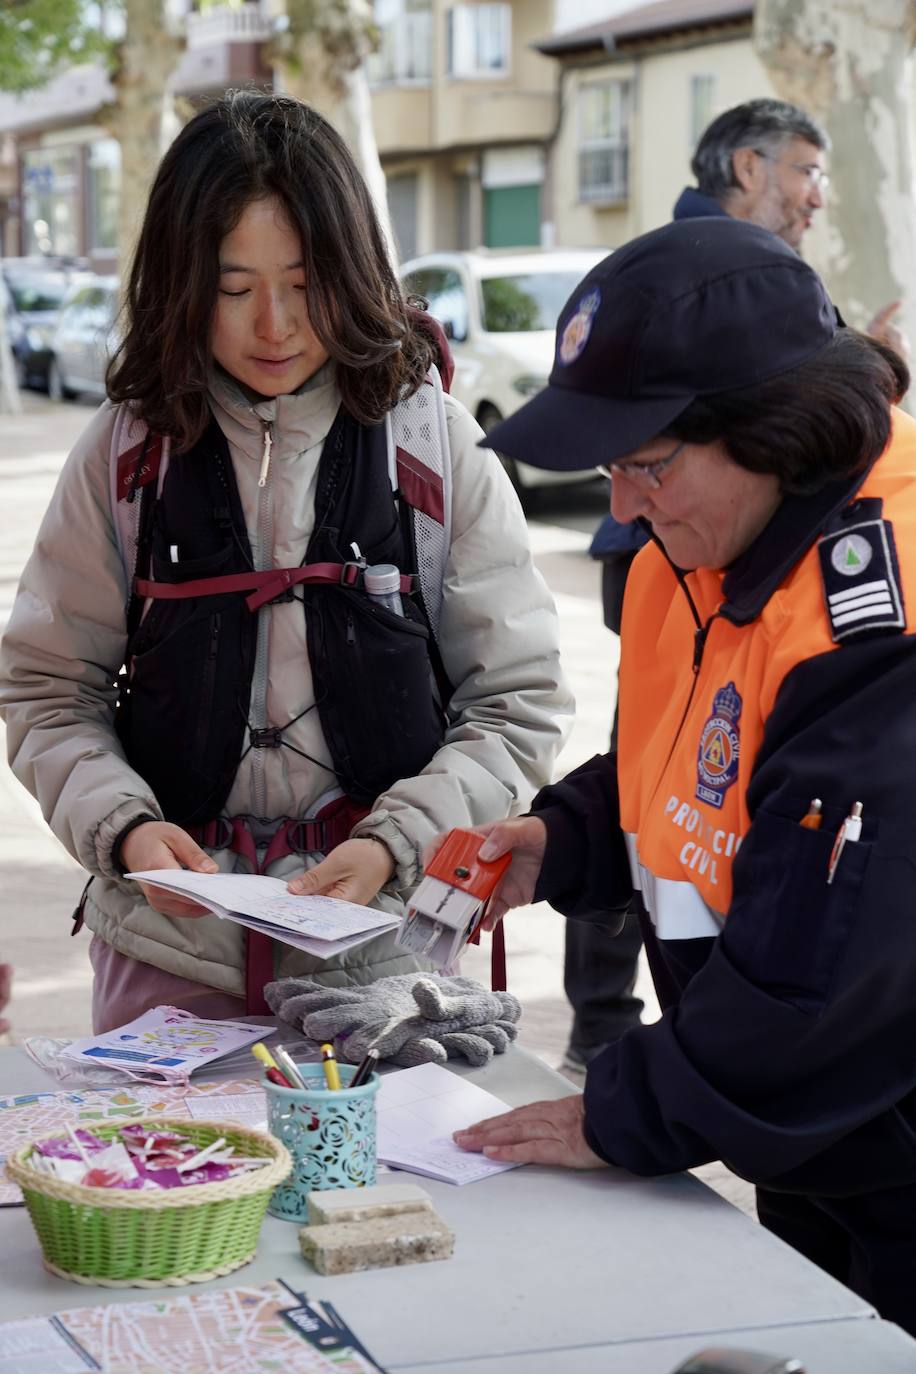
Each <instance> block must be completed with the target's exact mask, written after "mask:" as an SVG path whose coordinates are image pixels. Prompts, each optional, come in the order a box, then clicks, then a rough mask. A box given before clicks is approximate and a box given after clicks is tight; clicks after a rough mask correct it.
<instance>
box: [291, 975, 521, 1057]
mask: <svg viewBox="0 0 916 1374" xmlns="http://www.w3.org/2000/svg"><path fill="white" fill-rule="evenodd" d="M264 996H265V998H266V999H267V1004H268V1006H269V1007H270V1008H271V1010H272V1011H273V1012H274V1013H275V1015H277V1016H279V1017H280V1019H281V1020H283V1021H287V1022H288V1023H289V1024H290V1025H293V1026H296V1027H297V1028H298V1027H301V1028H302V1030H303V1031H304V1033H305V1034H306V1035H307V1036H308V1037H309V1039H310V1040H319V1041H322V1040H330V1041H332V1042H333V1044H334V1051H335V1053H336V1055H337V1057H338V1059H340V1060H341V1061H343V1062H344V1063H350V1064H358V1063H359V1061H360V1060H361V1059H362V1058H363V1057H364V1055H365V1053H366V1051H367V1050H368V1049H369V1048H370V1047H372V1048H374V1049H377V1050H378V1052H379V1055H380V1056H381V1058H383V1059H389V1060H390V1061H391V1062H392V1063H394V1064H399V1065H401V1067H405V1068H406V1067H410V1066H411V1065H414V1064H427V1063H438V1064H444V1063H445V1062H446V1060H447V1059H456V1058H458V1057H459V1056H463V1057H464V1058H465V1059H467V1060H469V1062H470V1063H471V1064H474V1065H477V1066H479V1065H482V1064H486V1063H487V1062H488V1061H489V1060H490V1059H491V1058H492V1057H493V1054H494V1053H496V1054H502V1053H503V1052H504V1051H505V1050H506V1049H507V1048H508V1046H509V1044H510V1042H511V1041H513V1040H514V1039H515V1038H516V1036H517V1035H518V1027H517V1025H516V1022H517V1021H518V1019H519V1017H520V1016H521V1013H522V1009H521V1005H520V1003H519V1001H518V999H517V998H516V997H513V996H512V994H511V993H508V992H488V991H487V989H486V988H485V987H483V986H482V985H481V984H480V983H477V982H475V981H474V979H473V978H461V977H455V978H434V977H429V976H424V975H422V974H416V973H402V974H398V975H397V976H395V977H391V978H380V979H379V980H378V981H377V982H375V983H369V984H367V985H366V986H364V987H347V988H331V987H326V986H325V985H324V984H323V983H317V982H315V980H314V979H312V978H284V979H281V980H280V981H279V982H276V983H268V984H267V986H266V987H265V989H264Z"/></svg>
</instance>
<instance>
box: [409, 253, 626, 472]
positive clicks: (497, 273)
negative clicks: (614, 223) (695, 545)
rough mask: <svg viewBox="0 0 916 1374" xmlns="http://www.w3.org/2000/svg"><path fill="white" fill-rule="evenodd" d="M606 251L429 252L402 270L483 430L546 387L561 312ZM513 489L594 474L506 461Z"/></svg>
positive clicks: (456, 391)
mask: <svg viewBox="0 0 916 1374" xmlns="http://www.w3.org/2000/svg"><path fill="white" fill-rule="evenodd" d="M605 257H607V252H606V251H605V250H603V249H585V248H577V249H554V248H552V249H541V250H538V249H531V250H528V251H525V252H518V251H514V250H503V249H492V250H491V249H478V250H477V251H476V252H473V253H470V252H455V253H427V254H425V255H424V256H423V257H418V258H412V259H411V260H410V261H409V262H405V263H404V265H403V266H402V267H401V268H400V269H399V274H400V277H401V281H402V283H403V286H404V288H405V290H406V291H407V293H408V294H409V295H415V296H422V297H423V298H424V299H425V300H426V301H427V302H428V305H429V312H430V314H431V315H434V316H435V318H436V319H437V320H438V321H439V323H440V324H441V325H442V327H443V329H444V330H445V333H446V335H447V337H448V339H449V341H450V342H451V346H452V352H453V354H454V356H455V379H454V381H453V383H452V394H453V395H454V396H456V397H457V398H458V400H459V401H461V402H462V403H463V404H464V405H466V406H467V408H468V410H470V412H471V414H472V415H474V416H476V418H477V421H478V423H479V424H480V426H481V428H482V429H483V430H484V431H489V430H490V429H492V428H493V426H494V425H495V424H498V422H499V421H500V420H503V419H505V418H506V416H508V415H511V414H512V412H513V411H514V410H517V409H518V407H519V406H520V405H522V403H523V402H524V401H526V400H528V398H529V397H530V396H534V395H535V394H536V393H537V392H538V391H540V390H541V389H542V387H544V386H545V385H546V384H547V377H548V375H549V373H550V369H551V367H552V366H553V351H554V330H555V328H556V323H557V317H558V316H559V314H560V311H561V310H562V309H563V306H564V305H565V304H566V301H567V300H568V299H569V297H570V296H571V295H572V293H573V291H574V289H575V287H576V285H577V284H578V283H579V282H580V281H581V280H582V278H583V277H584V276H585V275H586V273H588V272H590V271H591V269H592V268H593V267H594V266H595V264H596V263H599V262H601V260H602V259H603V258H605ZM503 462H504V463H505V466H506V469H507V471H508V473H509V475H510V477H511V478H512V481H513V483H514V484H515V487H516V490H517V491H518V492H519V494H520V495H522V496H524V495H525V493H526V492H528V491H530V489H531V488H533V487H540V486H546V485H548V484H555V483H559V482H576V481H578V482H581V481H583V480H586V479H588V477H589V476H590V474H589V473H581V472H547V471H545V470H544V469H542V468H533V467H529V466H528V465H527V464H526V463H518V462H514V461H513V460H512V459H511V458H503Z"/></svg>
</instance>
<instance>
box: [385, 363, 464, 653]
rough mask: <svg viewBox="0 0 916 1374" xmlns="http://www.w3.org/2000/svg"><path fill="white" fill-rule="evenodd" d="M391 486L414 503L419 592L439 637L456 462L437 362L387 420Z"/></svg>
mask: <svg viewBox="0 0 916 1374" xmlns="http://www.w3.org/2000/svg"><path fill="white" fill-rule="evenodd" d="M386 429H387V435H388V470H389V475H390V477H391V485H392V489H393V490H395V491H397V492H398V493H399V495H400V496H401V498H402V499H403V500H404V502H405V504H406V505H407V506H408V507H409V508H410V515H411V523H412V526H413V538H414V548H415V550H416V556H417V573H418V576H419V582H420V596H421V598H422V601H423V608H424V610H425V612H426V617H427V620H428V621H429V625H430V629H431V630H432V633H433V637H434V639H436V640H437V641H438V638H439V622H440V619H441V611H442V588H443V585H444V583H445V573H446V567H447V565H448V555H449V548H450V546H451V529H452V461H451V451H450V449H449V442H448V421H447V419H446V415H445V402H444V401H443V391H442V382H441V380H440V378H439V373H438V371H437V369H436V368H435V367H432V368H430V370H429V373H428V374H427V377H426V380H425V382H424V383H423V385H422V386H421V387H419V388H418V389H417V390H416V391H415V392H414V394H413V395H412V396H408V397H406V398H405V399H404V400H403V401H400V402H399V403H398V404H397V405H396V406H395V408H394V410H393V411H391V413H390V414H389V415H388V417H387V419H386Z"/></svg>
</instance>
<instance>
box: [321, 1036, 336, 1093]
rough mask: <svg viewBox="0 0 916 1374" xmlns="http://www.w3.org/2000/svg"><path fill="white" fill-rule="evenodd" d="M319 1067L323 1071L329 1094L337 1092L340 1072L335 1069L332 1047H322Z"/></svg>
mask: <svg viewBox="0 0 916 1374" xmlns="http://www.w3.org/2000/svg"><path fill="white" fill-rule="evenodd" d="M321 1067H322V1068H323V1069H324V1080H325V1082H326V1083H327V1085H328V1087H329V1088H330V1090H331V1092H339V1091H340V1070H339V1069H338V1067H337V1059H336V1057H335V1055H334V1046H333V1045H322V1047H321Z"/></svg>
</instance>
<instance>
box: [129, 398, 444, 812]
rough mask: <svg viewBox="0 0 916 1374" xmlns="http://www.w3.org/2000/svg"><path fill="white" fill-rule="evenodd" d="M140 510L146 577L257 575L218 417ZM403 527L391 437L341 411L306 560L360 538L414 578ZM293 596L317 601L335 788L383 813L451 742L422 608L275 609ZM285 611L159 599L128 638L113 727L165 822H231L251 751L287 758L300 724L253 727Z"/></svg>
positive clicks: (337, 600)
mask: <svg viewBox="0 0 916 1374" xmlns="http://www.w3.org/2000/svg"><path fill="white" fill-rule="evenodd" d="M136 499H140V500H143V501H144V502H145V503H147V508H146V509H144V511H143V513H142V517H141V525H140V541H139V545H138V556H137V575H138V576H139V577H144V576H146V575H147V574H148V575H149V577H150V578H151V579H152V580H153V581H154V582H186V581H191V580H192V579H197V578H214V577H219V576H222V575H226V574H230V573H239V572H245V571H248V570H250V569H251V568H252V566H253V563H252V557H251V548H250V545H249V541H248V536H247V533H246V528H245V521H244V516H243V512H242V506H241V501H240V498H239V492H238V486H237V483H236V480H235V472H234V470H233V466H232V459H231V457H230V454H229V445H228V443H227V441H226V438H225V435H224V434H223V432H222V430H221V429H220V428H219V426H218V424H217V423H216V421H215V420H214V419H211V422H210V425H209V427H208V429H207V430H206V432H205V434H204V435H203V437H202V438H201V439H200V440H199V441H198V443H197V444H195V445H194V447H193V449H192V450H191V451H190V452H188V453H183V454H175V455H173V456H172V458H171V460H170V462H169V467H168V471H167V473H166V476H165V481H164V483H163V489H162V493H161V495H160V496H159V498H158V499H157V498H156V495H155V484H153V485H151V486H147V487H144V488H142V489H139V490H138V491H137V493H136ZM405 515H406V508H405V506H404V503H403V502H402V503H401V504H400V513H399V507H398V505H397V504H396V502H395V500H394V497H393V493H392V490H391V483H390V479H389V473H388V455H387V446H386V437H385V427H384V425H383V424H379V425H375V426H366V425H361V424H359V423H358V422H357V421H356V420H354V419H353V418H352V417H350V416H349V415H346V414H345V413H344V412H343V411H341V412H339V413H338V416H337V418H336V420H335V421H334V424H333V426H332V428H331V431H330V433H329V434H328V436H327V439H326V440H325V443H324V448H323V450H322V454H321V459H320V462H319V468H318V476H317V487H316V496H315V524H314V529H313V532H312V536H311V539H310V541H309V546H308V549H307V551H306V556H305V559H304V562H305V563H319V562H332V563H340V564H344V563H347V562H351V563H352V561H353V557H354V555H353V551H352V548H351V544H352V543H354V542H355V543H356V544H357V545H358V546H359V549H360V551H361V552H362V554H363V556H364V557H365V559H366V561H367V562H369V563H394V564H396V565H397V566H398V567H399V568H400V569H401V570H402V571H404V572H408V571H409V572H416V559H415V551H414V548H413V536H412V528H411V522H410V520H409V518H405ZM173 552H174V553H175V555H176V557H177V561H174V560H173V556H172V554H173ZM293 598H295V599H297V600H301V601H302V603H303V613H304V615H305V630H306V644H307V649H308V656H309V663H310V665H311V672H312V681H313V684H314V692H315V709H316V710H317V711H318V715H319V719H320V721H321V726H322V729H323V732H324V735H325V739H326V741H327V745H328V749H329V751H330V754H331V758H332V761H333V766H334V776H335V778H336V781H337V784H338V785H339V786H340V787H341V788H342V789H343V791H344V792H345V793H346V795H347V796H349V797H351V798H352V799H353V800H354V801H355V802H358V803H360V804H361V805H371V804H372V802H373V801H374V800H375V798H376V797H377V796H378V795H379V794H380V793H382V792H384V791H385V790H386V788H388V787H390V786H391V785H392V783H394V782H396V781H397V779H399V778H404V777H413V776H415V775H416V774H417V773H419V772H420V771H421V770H422V769H423V767H424V766H425V765H426V764H427V763H428V762H429V760H430V759H431V758H432V756H433V754H434V753H435V751H436V749H437V748H438V747H439V745H440V743H441V741H442V737H443V731H444V724H445V717H444V713H443V710H442V709H441V707H440V705H439V701H438V696H437V692H436V688H435V684H434V675H433V669H432V663H431V653H432V654H435V652H436V651H435V647H434V645H433V644H432V643H431V640H430V633H429V629H428V624H427V620H426V616H425V614H424V611H423V609H422V605H421V604H420V599H419V597H418V596H417V595H411V596H403V597H402V600H403V604H404V611H405V615H404V616H403V617H401V616H397V615H394V614H393V613H392V612H391V611H389V610H387V609H386V608H384V607H382V606H379V605H377V604H376V603H374V602H372V601H370V600H369V598H368V597H367V596H366V594H365V592H364V591H363V590H362V588H361V586H356V587H349V586H336V585H309V584H301V585H300V586H298V587H295V588H290V589H289V590H288V591H286V592H284V593H283V594H282V595H281V596H279V597H277V598H276V600H291V599H293ZM272 604H273V603H269V604H268V605H266V606H264V607H262V608H261V609H260V610H259V611H257V612H251V611H250V610H249V609H248V607H247V606H246V604H245V595H244V593H239V592H232V593H227V594H222V593H219V594H217V595H210V596H192V597H188V598H186V599H182V600H155V601H154V602H153V603H152V605H151V606H150V608H149V610H148V612H147V614H146V615H145V617H144V618H143V619H142V621H140V623H139V625H138V626H137V628H136V630H135V631H134V632H133V633H131V634H130V637H129V642H128V649H127V663H126V667H125V669H124V671H123V672H122V674H121V678H120V683H119V687H120V691H119V694H118V702H117V707H116V714H115V725H116V728H117V732H118V735H119V737H120V739H121V742H122V744H123V747H124V750H125V752H126V754H127V758H128V761H129V762H130V764H131V766H132V767H133V768H135V769H136V770H137V772H138V773H139V774H140V775H141V776H142V777H143V778H144V779H145V780H146V781H147V782H148V783H149V785H150V786H151V787H152V789H153V791H154V792H155V794H156V797H157V800H158V801H159V804H160V806H161V807H162V811H163V814H164V815H165V817H166V819H167V820H170V821H174V822H175V823H176V824H180V825H192V824H195V825H196V824H200V823H202V822H204V821H207V820H211V819H213V818H214V817H216V816H218V815H219V814H221V811H222V808H223V806H224V804H225V801H226V798H227V796H228V795H229V791H230V789H231V787H232V782H233V779H234V777H235V774H236V771H237V769H238V766H239V761H240V759H241V757H242V754H243V752H244V751H246V749H247V748H282V747H284V746H283V730H284V727H285V726H286V725H288V724H289V722H288V721H282V720H281V721H271V722H270V724H269V726H268V727H267V728H260V729H258V730H250V729H249V718H248V710H249V700H250V696H251V683H252V675H253V672H254V663H255V650H256V638H257V616H258V615H268V616H269V615H270V614H271V605H272ZM131 619H132V617H131V616H130V614H129V615H128V624H129V625H130V624H131ZM328 783H329V785H333V784H332V780H331V779H330V778H329V779H328ZM271 819H273V818H271Z"/></svg>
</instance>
